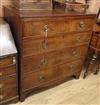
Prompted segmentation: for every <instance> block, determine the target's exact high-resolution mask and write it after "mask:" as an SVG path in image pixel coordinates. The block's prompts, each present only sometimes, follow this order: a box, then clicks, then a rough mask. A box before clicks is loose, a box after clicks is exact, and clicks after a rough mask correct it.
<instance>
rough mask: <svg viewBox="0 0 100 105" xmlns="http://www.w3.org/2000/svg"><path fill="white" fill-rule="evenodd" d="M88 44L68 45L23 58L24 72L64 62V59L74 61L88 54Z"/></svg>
mask: <svg viewBox="0 0 100 105" xmlns="http://www.w3.org/2000/svg"><path fill="white" fill-rule="evenodd" d="M87 49H88V46H87V45H82V46H78V47H68V48H63V49H60V50H57V51H51V52H48V53H42V54H39V55H33V56H29V57H25V58H23V70H24V73H27V72H32V71H35V70H37V69H39V68H46V67H48V66H49V67H50V66H52V65H57V64H61V63H63V61H64V60H67V61H72V60H75V59H77V58H81V57H83V56H85V55H86V53H87Z"/></svg>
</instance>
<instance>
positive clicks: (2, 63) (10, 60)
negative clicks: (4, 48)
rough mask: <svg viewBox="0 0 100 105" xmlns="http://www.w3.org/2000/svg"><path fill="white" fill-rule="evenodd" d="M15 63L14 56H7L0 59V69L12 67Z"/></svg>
mask: <svg viewBox="0 0 100 105" xmlns="http://www.w3.org/2000/svg"><path fill="white" fill-rule="evenodd" d="M15 63H16V57H15V56H7V57H3V58H0V68H1V67H6V66H9V65H14V64H15Z"/></svg>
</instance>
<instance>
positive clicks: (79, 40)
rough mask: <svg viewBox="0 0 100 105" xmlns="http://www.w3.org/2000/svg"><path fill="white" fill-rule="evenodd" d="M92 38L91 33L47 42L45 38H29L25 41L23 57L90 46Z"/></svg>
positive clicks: (67, 36)
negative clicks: (73, 47)
mask: <svg viewBox="0 0 100 105" xmlns="http://www.w3.org/2000/svg"><path fill="white" fill-rule="evenodd" d="M90 38H91V32H90V33H78V34H68V35H65V36H62V37H53V38H48V39H47V40H46V42H45V41H44V38H43V39H42V38H40V39H38V38H36V39H34V38H29V39H24V40H23V56H29V55H34V54H37V53H43V52H45V51H52V50H58V49H61V48H64V47H70V46H75V45H76V46H77V45H80V44H86V43H87V44H89V42H90Z"/></svg>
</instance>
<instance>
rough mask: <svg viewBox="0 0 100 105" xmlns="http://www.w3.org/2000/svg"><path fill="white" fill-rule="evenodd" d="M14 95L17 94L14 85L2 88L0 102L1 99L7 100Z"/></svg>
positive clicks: (0, 102) (0, 101)
mask: <svg viewBox="0 0 100 105" xmlns="http://www.w3.org/2000/svg"><path fill="white" fill-rule="evenodd" d="M16 96H18V92H17V88H16V87H10V88H9V89H2V90H0V104H2V101H6V100H9V99H11V98H13V97H16Z"/></svg>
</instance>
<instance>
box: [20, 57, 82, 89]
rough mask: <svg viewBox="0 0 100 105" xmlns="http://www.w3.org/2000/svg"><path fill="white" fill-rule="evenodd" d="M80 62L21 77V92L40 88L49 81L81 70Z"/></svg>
mask: <svg viewBox="0 0 100 105" xmlns="http://www.w3.org/2000/svg"><path fill="white" fill-rule="evenodd" d="M81 66H82V60H80V59H79V60H77V61H74V62H71V63H66V62H65V63H64V64H61V65H57V66H52V67H50V68H48V69H44V70H39V71H37V72H31V73H27V74H24V75H23V77H22V78H23V79H22V80H23V81H22V88H23V89H22V90H23V91H25V90H28V89H31V88H35V87H38V86H42V85H44V84H45V83H48V82H50V81H54V80H58V79H63V78H66V77H68V76H70V75H73V74H75V73H77V72H79V71H80V70H81Z"/></svg>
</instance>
